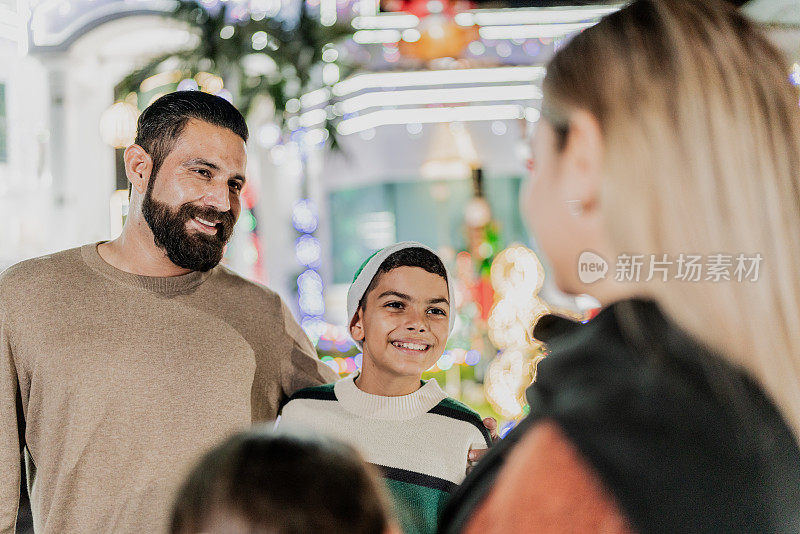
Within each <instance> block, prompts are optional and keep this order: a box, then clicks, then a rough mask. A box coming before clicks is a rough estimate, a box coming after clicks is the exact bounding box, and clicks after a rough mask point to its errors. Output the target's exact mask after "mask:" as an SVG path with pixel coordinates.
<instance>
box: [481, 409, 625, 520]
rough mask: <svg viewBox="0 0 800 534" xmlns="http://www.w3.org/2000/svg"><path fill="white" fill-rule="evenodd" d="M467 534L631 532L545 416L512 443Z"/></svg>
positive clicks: (586, 466) (610, 499)
mask: <svg viewBox="0 0 800 534" xmlns="http://www.w3.org/2000/svg"><path fill="white" fill-rule="evenodd" d="M496 480H497V481H496V483H495V486H494V488H493V489H492V491H491V492H490V493H489V495H488V496H487V497H486V499H485V500H484V501H483V503H482V504H481V505H480V506H479V507H478V509H477V510H476V511H475V513H474V515H473V516H472V519H471V520H470V522H469V523H468V525H467V528H466V532H467V534H478V533H480V534H486V533H498V534H499V533H503V534H506V533H507V534H516V533H523V532H540V533H546V534H555V533H562V532H563V533H566V532H602V533H603V534H627V533H630V532H632V529H631V527H630V525H629V524H628V521H627V520H626V518H625V516H624V515H623V513H622V511H621V510H620V509H619V507H618V506H617V504H616V502H615V501H614V498H613V496H612V495H611V494H610V493H609V492H608V491H607V490H606V488H605V487H604V486H603V483H602V482H601V480H600V478H599V477H598V476H597V474H596V473H595V472H594V470H593V469H592V467H591V466H590V465H589V464H588V463H587V461H586V460H585V459H584V458H583V457H582V456H581V454H580V452H579V451H578V450H577V449H576V448H575V447H574V445H573V444H572V443H571V442H570V441H569V440H568V438H567V437H566V436H565V435H564V433H563V432H562V431H561V428H560V427H559V426H558V425H557V424H555V423H553V422H550V421H543V422H541V423H538V424H537V425H536V426H535V427H533V428H532V429H531V430H529V431H528V432H527V435H526V436H525V437H524V438H522V440H521V441H520V442H519V444H518V445H517V446H516V447H514V448H513V449H512V450H511V451H510V453H509V457H508V460H507V462H506V464H505V466H504V467H503V469H502V470H501V471H500V473H499V474H498V477H497V479H496Z"/></svg>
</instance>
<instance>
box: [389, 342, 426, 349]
mask: <svg viewBox="0 0 800 534" xmlns="http://www.w3.org/2000/svg"><path fill="white" fill-rule="evenodd" d="M394 346H395V347H401V348H404V349H411V350H426V349H427V348H428V346H427V345H420V344H418V343H403V342H401V341H396V342H395V343H394Z"/></svg>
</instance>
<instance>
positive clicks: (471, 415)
mask: <svg viewBox="0 0 800 534" xmlns="http://www.w3.org/2000/svg"><path fill="white" fill-rule="evenodd" d="M428 413H432V414H436V415H441V416H443V417H448V418H450V419H455V420H457V421H461V422H463V423H466V424H468V425H470V426H471V427H473V428H474V429H476V430H477V431H478V432H480V434H481V435H482V436H483V437H484V438H485V439H486V442H487V444H490V443H491V441H492V440H491V436H490V435H489V431H488V430H487V428H486V426H485V425H484V424H483V419H481V416H480V415H479V414H478V412H476V411H475V410H473V409H472V408H470V407H469V406H467V405H466V404H464V403H463V402H460V401H458V400H456V399H454V398H453V397H445V398H444V399H442V400H441V401H439V403H438V404H437V405H436V406H434V407H433V408H431V409H430V410H428Z"/></svg>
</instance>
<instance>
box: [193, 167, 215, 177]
mask: <svg viewBox="0 0 800 534" xmlns="http://www.w3.org/2000/svg"><path fill="white" fill-rule="evenodd" d="M194 172H196V173H197V174H199V175H200V176H203V177H205V178H211V173H210V172H209V171H208V169H195V171H194Z"/></svg>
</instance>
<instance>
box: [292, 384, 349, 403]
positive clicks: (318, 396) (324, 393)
mask: <svg viewBox="0 0 800 534" xmlns="http://www.w3.org/2000/svg"><path fill="white" fill-rule="evenodd" d="M335 385H336V383H335V382H334V383H331V384H322V385H321V386H312V387H309V388H303V389H299V390H297V391H295V392H294V393H293V394H292V396H291V397H289V400H288V401H287V406H288V404H289V403H290V402H293V401H299V400H318V401H335V400H337V398H336V392H335V391H334V387H335Z"/></svg>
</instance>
